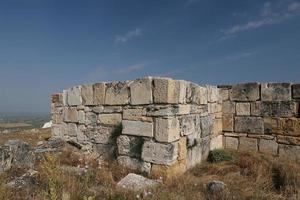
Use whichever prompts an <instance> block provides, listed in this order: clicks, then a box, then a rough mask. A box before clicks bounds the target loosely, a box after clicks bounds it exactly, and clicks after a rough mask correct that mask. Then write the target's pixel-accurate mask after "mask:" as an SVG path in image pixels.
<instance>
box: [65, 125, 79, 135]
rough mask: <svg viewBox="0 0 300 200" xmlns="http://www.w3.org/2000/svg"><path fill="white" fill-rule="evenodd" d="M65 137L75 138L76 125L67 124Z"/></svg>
mask: <svg viewBox="0 0 300 200" xmlns="http://www.w3.org/2000/svg"><path fill="white" fill-rule="evenodd" d="M67 135H68V136H75V137H76V136H77V125H76V124H75V123H68V124H67Z"/></svg>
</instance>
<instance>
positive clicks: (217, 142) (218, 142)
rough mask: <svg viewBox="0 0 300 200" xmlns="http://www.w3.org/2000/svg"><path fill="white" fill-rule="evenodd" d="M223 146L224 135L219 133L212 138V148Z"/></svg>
mask: <svg viewBox="0 0 300 200" xmlns="http://www.w3.org/2000/svg"><path fill="white" fill-rule="evenodd" d="M222 148H223V135H218V136H217V137H213V138H211V140H210V150H214V149H222Z"/></svg>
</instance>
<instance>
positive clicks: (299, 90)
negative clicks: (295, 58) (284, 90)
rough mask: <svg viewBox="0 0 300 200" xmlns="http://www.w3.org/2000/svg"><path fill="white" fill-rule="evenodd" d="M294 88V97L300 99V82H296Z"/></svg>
mask: <svg viewBox="0 0 300 200" xmlns="http://www.w3.org/2000/svg"><path fill="white" fill-rule="evenodd" d="M292 90H293V92H292V93H293V98H294V99H300V84H294V85H293V86H292Z"/></svg>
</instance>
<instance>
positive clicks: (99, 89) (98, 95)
mask: <svg viewBox="0 0 300 200" xmlns="http://www.w3.org/2000/svg"><path fill="white" fill-rule="evenodd" d="M105 89H106V86H105V84H104V83H95V84H94V85H93V90H94V91H93V95H94V100H93V101H94V104H95V105H103V104H104V103H105Z"/></svg>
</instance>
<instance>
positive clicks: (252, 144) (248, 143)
mask: <svg viewBox="0 0 300 200" xmlns="http://www.w3.org/2000/svg"><path fill="white" fill-rule="evenodd" d="M239 150H242V151H258V145H257V139H256V138H248V137H240V142H239Z"/></svg>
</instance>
